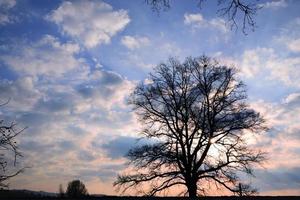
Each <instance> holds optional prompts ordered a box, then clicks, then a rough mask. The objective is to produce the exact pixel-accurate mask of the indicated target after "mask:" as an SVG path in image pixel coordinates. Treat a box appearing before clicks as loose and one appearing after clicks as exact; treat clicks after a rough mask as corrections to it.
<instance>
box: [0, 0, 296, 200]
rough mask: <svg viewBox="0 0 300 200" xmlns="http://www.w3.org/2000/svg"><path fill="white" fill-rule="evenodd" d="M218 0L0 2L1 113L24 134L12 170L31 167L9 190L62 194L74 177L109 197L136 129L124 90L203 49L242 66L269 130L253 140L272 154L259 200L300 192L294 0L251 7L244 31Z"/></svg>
mask: <svg viewBox="0 0 300 200" xmlns="http://www.w3.org/2000/svg"><path fill="white" fill-rule="evenodd" d="M216 2H217V1H205V2H204V4H203V7H202V8H201V9H200V8H199V7H197V1H184V2H183V1H175V0H174V1H171V9H169V10H168V11H166V12H164V11H163V12H160V13H159V14H158V13H156V12H153V11H152V10H151V8H150V7H149V6H148V5H146V4H145V1H143V0H134V1H122V0H112V1H108V0H106V1H53V0H51V1H50V0H49V1H46V0H44V1H38V0H35V1H30V0H23V1H15V0H0V13H1V14H0V52H1V53H0V94H1V101H6V100H7V99H8V98H10V99H11V100H10V103H9V104H8V105H6V106H5V107H2V108H1V112H0V113H1V116H2V117H3V118H5V119H6V120H7V121H13V120H15V121H17V122H18V123H19V126H20V127H22V126H27V127H28V129H26V131H25V132H24V133H23V134H22V135H21V136H20V137H19V138H18V139H19V144H20V148H21V150H22V152H23V154H24V157H23V158H22V159H21V160H20V163H19V164H20V165H21V166H31V168H29V169H28V170H26V171H25V172H24V173H23V174H21V175H19V176H17V177H15V178H13V179H11V181H10V182H11V183H10V186H11V188H25V189H34V190H47V191H57V190H58V185H59V184H60V183H62V184H64V185H66V184H67V182H68V181H70V180H72V179H75V178H80V179H81V180H83V181H84V182H85V183H86V185H87V186H88V189H89V191H90V192H91V193H106V194H115V191H114V189H113V188H112V185H111V184H112V182H113V181H114V180H115V178H116V174H117V173H118V172H121V171H122V170H123V169H125V165H124V163H125V162H126V160H125V159H124V157H123V154H122V152H123V153H124V154H125V152H126V151H127V150H128V149H129V147H130V146H132V145H134V144H135V143H136V141H135V139H136V138H137V137H138V131H139V129H140V125H138V124H137V122H136V117H135V115H134V113H132V112H131V109H130V107H128V105H127V104H126V98H127V96H128V94H130V91H132V88H134V86H135V85H136V84H137V83H138V82H140V81H143V80H144V79H146V78H147V74H148V73H149V72H151V69H152V68H153V67H154V66H155V65H157V64H159V63H160V62H163V61H166V60H167V59H168V58H169V57H170V56H175V57H177V58H178V59H180V60H183V59H184V58H185V57H187V56H200V55H203V54H206V55H208V56H212V57H215V58H217V59H218V60H219V62H220V63H221V64H227V65H234V66H235V67H236V68H237V69H238V70H239V76H240V78H241V79H242V80H244V81H245V83H246V84H247V88H248V95H249V103H250V105H251V106H252V107H253V108H255V109H257V110H258V111H259V112H261V113H262V114H263V115H264V116H265V118H266V119H267V121H268V124H269V126H270V127H272V128H271V131H270V133H267V134H263V135H260V136H258V137H257V138H253V139H252V140H253V141H252V140H251V141H250V142H252V143H253V145H256V146H260V147H261V148H262V149H264V150H266V151H268V152H269V161H268V162H267V163H266V164H265V168H257V170H256V171H257V174H258V177H257V178H256V179H253V180H252V182H253V183H254V184H255V185H256V186H257V187H258V188H259V189H260V192H261V194H272V195H276V194H298V195H299V194H300V193H299V188H300V177H299V175H298V174H299V164H300V159H299V158H300V156H299V154H300V148H299V146H300V136H299V135H300V126H299V124H300V123H299V122H300V121H299V119H300V116H299V113H300V112H299V111H300V57H299V54H300V14H299V10H300V2H299V1H296V0H294V1H293V0H279V1H275V0H273V1H271V0H270V1H258V3H259V4H261V5H262V6H263V8H262V9H260V10H259V11H258V13H257V16H256V17H255V20H256V23H257V27H256V29H255V31H254V32H252V31H251V30H248V31H247V33H248V34H247V35H245V34H243V33H242V31H241V27H239V29H238V30H235V29H233V30H231V29H230V26H229V24H228V21H227V20H226V18H222V17H220V16H218V15H217V14H216V11H217V9H218V7H217V3H216ZM2 117H1V118H2ZM283 169H284V170H283ZM274 180H276V181H275V182H276V183H274Z"/></svg>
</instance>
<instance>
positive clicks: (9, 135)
mask: <svg viewBox="0 0 300 200" xmlns="http://www.w3.org/2000/svg"><path fill="white" fill-rule="evenodd" d="M8 102H9V101H7V102H6V103H2V104H0V107H1V106H4V105H5V104H7V103H8ZM16 125H17V124H16V123H15V122H11V123H5V121H4V120H3V119H2V120H0V187H8V185H7V184H5V183H4V182H5V181H7V180H8V179H10V178H12V177H14V176H16V175H18V174H19V173H21V172H23V170H24V168H23V169H18V170H13V169H14V167H16V164H17V158H18V157H21V156H22V154H21V153H20V151H19V148H18V145H17V142H16V137H17V136H18V135H19V134H20V133H21V132H23V131H24V129H25V128H23V129H19V128H17V127H16ZM11 153H12V154H13V166H10V161H11V157H10V156H9V154H11ZM13 171H14V172H13Z"/></svg>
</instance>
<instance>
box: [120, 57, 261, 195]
mask: <svg viewBox="0 0 300 200" xmlns="http://www.w3.org/2000/svg"><path fill="white" fill-rule="evenodd" d="M148 82H149V83H147V84H144V83H141V84H139V85H138V86H137V87H136V88H135V91H134V92H133V93H132V95H131V98H130V101H129V103H130V104H131V105H133V107H134V110H135V111H136V113H137V115H138V116H139V117H140V121H141V123H143V124H144V130H143V131H142V134H143V135H144V136H145V137H147V138H150V139H153V140H155V141H157V142H156V143H154V144H153V143H151V144H146V145H140V146H137V147H135V148H133V149H131V150H130V151H129V153H128V158H129V161H130V162H129V163H130V164H132V165H133V166H134V169H135V170H134V172H135V173H127V174H123V175H119V176H118V179H117V181H116V182H115V183H114V184H115V186H117V188H118V189H121V190H122V191H123V192H126V190H128V189H129V188H134V189H137V190H140V189H143V190H141V191H138V192H143V193H144V194H145V195H155V194H157V193H159V192H161V191H165V190H167V189H169V188H171V187H174V186H178V185H182V186H183V187H182V188H186V190H185V191H184V194H185V195H187V194H188V195H189V196H190V197H195V196H197V195H199V194H201V192H205V188H206V187H207V186H208V184H211V183H213V184H214V185H215V186H216V187H218V188H219V187H220V188H224V189H227V190H229V191H231V192H233V193H236V194H237V195H238V194H252V193H254V192H255V190H253V189H251V187H250V186H248V185H246V184H242V181H241V180H240V179H239V177H238V174H239V173H241V172H244V173H246V174H249V175H253V172H252V167H253V165H254V164H258V163H260V162H262V161H263V160H264V154H263V152H261V151H256V150H253V149H251V148H250V147H249V146H248V145H247V143H246V142H245V139H244V135H245V133H246V131H247V132H248V134H249V133H251V132H252V133H253V134H255V133H258V132H260V131H263V130H265V129H266V128H265V126H264V120H263V119H262V117H261V116H260V115H259V113H257V112H255V111H254V110H253V109H250V108H249V107H248V105H247V104H246V99H247V96H246V91H245V85H244V84H243V83H242V82H241V81H240V80H239V79H238V78H237V77H236V70H235V69H234V68H230V67H227V66H222V65H219V64H218V63H217V61H215V60H212V59H210V58H208V57H206V56H202V57H200V58H187V59H186V61H185V62H184V63H180V62H179V61H177V60H176V59H170V60H169V62H168V63H162V64H160V65H158V66H157V67H156V68H155V70H154V72H153V73H151V74H150V77H149V81H148ZM143 186H146V187H143ZM144 189H145V190H144Z"/></svg>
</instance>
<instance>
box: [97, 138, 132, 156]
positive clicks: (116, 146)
mask: <svg viewBox="0 0 300 200" xmlns="http://www.w3.org/2000/svg"><path fill="white" fill-rule="evenodd" d="M137 142H138V140H137V138H136V137H128V136H121V137H118V138H115V139H113V140H111V141H109V142H107V143H105V144H102V145H101V148H103V149H104V150H105V152H106V154H107V155H108V156H109V157H110V158H112V159H118V158H122V157H125V156H126V154H127V153H128V151H129V150H130V148H131V147H133V145H135V144H136V143H137ZM94 146H97V144H96V143H94Z"/></svg>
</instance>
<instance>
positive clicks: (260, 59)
mask: <svg viewBox="0 0 300 200" xmlns="http://www.w3.org/2000/svg"><path fill="white" fill-rule="evenodd" d="M238 63H239V65H238V66H240V67H241V71H242V75H244V76H246V77H248V78H254V77H255V76H258V75H261V76H262V77H267V78H268V79H269V80H273V81H275V80H276V81H281V82H282V83H284V84H285V85H287V86H294V87H300V82H299V81H300V71H299V70H298V66H299V65H300V58H299V57H291V56H281V55H278V54H277V53H276V51H275V50H274V49H272V48H261V47H258V48H255V49H249V50H245V51H244V53H243V54H242V56H241V61H240V62H238Z"/></svg>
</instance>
